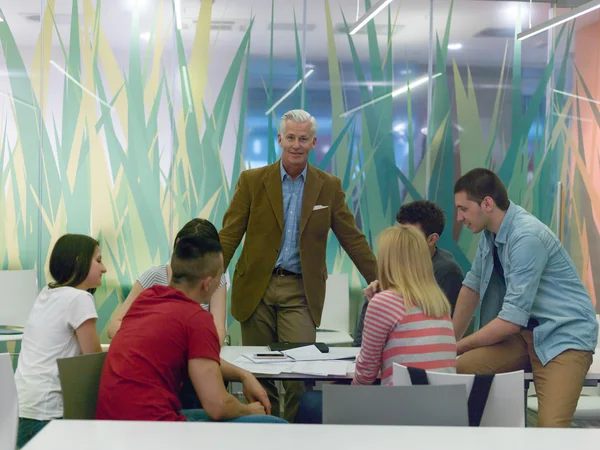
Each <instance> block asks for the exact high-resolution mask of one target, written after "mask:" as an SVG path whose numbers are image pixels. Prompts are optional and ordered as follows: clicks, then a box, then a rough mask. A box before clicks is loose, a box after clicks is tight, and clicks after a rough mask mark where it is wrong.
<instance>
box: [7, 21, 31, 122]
mask: <svg viewBox="0 0 600 450" xmlns="http://www.w3.org/2000/svg"><path fill="white" fill-rule="evenodd" d="M0 22H2V21H1V20H0ZM0 96H2V97H6V98H9V99H11V100H13V101H14V102H16V103H19V104H21V105H23V106H27V107H28V108H31V109H33V110H34V111H35V108H34V106H33V105H32V104H30V103H27V102H24V101H23V100H19V99H18V98H16V97H13V96H12V95H10V94H7V93H6V92H0Z"/></svg>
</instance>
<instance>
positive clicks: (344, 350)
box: [329, 347, 360, 359]
mask: <svg viewBox="0 0 600 450" xmlns="http://www.w3.org/2000/svg"><path fill="white" fill-rule="evenodd" d="M359 353H360V347H329V354H330V355H334V356H338V357H339V358H338V359H356V357H357V356H358V354H359Z"/></svg>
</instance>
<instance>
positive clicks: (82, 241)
mask: <svg viewBox="0 0 600 450" xmlns="http://www.w3.org/2000/svg"><path fill="white" fill-rule="evenodd" d="M99 246H100V244H99V243H98V241H97V240H96V239H94V238H91V237H89V236H86V235H84V234H65V235H64V236H61V237H59V238H58V241H56V244H54V248H53V249H52V253H51V254H50V263H49V269H50V275H51V276H52V278H53V279H54V281H53V282H51V283H49V284H48V287H49V288H50V289H54V288H58V287H65V286H70V287H75V286H79V285H80V284H81V283H83V282H84V281H85V279H86V278H87V276H88V274H89V273H90V267H91V265H92V260H93V259H94V254H95V253H96V248H98V247H99ZM88 292H89V293H90V294H93V293H94V292H96V288H93V289H88Z"/></svg>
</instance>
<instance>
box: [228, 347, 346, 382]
mask: <svg viewBox="0 0 600 450" xmlns="http://www.w3.org/2000/svg"><path fill="white" fill-rule="evenodd" d="M335 348H336V347H330V349H329V351H334V352H335ZM342 348H343V347H342ZM268 351H270V349H269V347H267V346H265V347H244V346H224V347H221V358H222V359H224V360H225V361H227V362H228V363H231V364H233V362H234V361H235V360H236V359H238V358H239V357H240V356H242V354H243V353H264V352H268ZM348 362H349V364H348V366H349V368H350V371H349V372H347V373H346V375H345V376H338V375H329V376H326V377H324V376H318V375H303V374H296V373H285V372H284V373H280V374H276V375H274V374H260V373H255V374H254V376H255V377H256V378H258V379H269V380H304V381H312V380H328V381H342V380H351V379H352V377H353V376H354V364H351V362H350V361H348Z"/></svg>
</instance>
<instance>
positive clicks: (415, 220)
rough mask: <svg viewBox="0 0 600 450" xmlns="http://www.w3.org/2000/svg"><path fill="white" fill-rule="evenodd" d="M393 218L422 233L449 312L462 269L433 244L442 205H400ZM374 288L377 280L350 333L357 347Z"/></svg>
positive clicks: (440, 225)
mask: <svg viewBox="0 0 600 450" xmlns="http://www.w3.org/2000/svg"><path fill="white" fill-rule="evenodd" d="M396 221H397V222H398V223H399V224H403V225H414V226H415V227H417V228H419V229H420V230H421V231H422V232H423V234H424V235H425V239H426V240H427V245H428V246H429V251H430V252H431V262H432V263H433V272H434V275H435V280H436V281H437V283H438V285H439V286H440V288H441V289H442V291H444V294H446V297H447V298H448V301H449V302H450V306H452V311H453V312H454V306H455V305H456V299H457V298H458V293H459V292H460V289H461V287H462V282H463V271H462V269H461V268H460V266H459V265H458V263H457V262H456V260H455V259H454V256H452V254H451V253H450V252H448V251H446V250H444V249H441V248H439V247H438V246H437V242H438V240H439V239H440V236H441V234H442V232H443V231H444V226H445V225H446V218H445V216H444V211H442V208H440V207H439V206H438V205H437V204H436V203H434V202H430V201H427V200H417V201H414V202H411V203H407V204H406V205H403V206H402V207H401V208H400V210H399V211H398V214H396ZM378 291H379V281H377V280H375V281H373V282H372V283H371V284H370V285H369V286H368V287H367V288H366V289H365V291H364V292H365V296H366V297H367V300H366V301H365V303H364V305H363V308H362V312H361V314H360V320H359V322H358V326H357V328H356V333H355V335H354V342H353V344H352V345H354V346H355V347H360V345H361V343H362V329H363V324H364V320H365V313H366V312H367V305H368V303H369V300H370V299H371V297H373V295H375V294H376V293H377V292H378Z"/></svg>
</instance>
